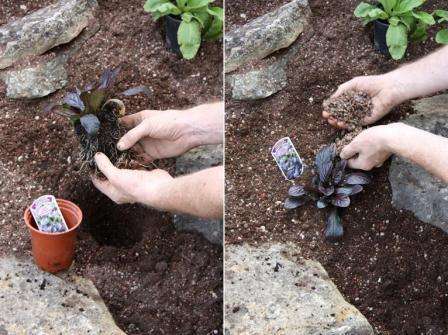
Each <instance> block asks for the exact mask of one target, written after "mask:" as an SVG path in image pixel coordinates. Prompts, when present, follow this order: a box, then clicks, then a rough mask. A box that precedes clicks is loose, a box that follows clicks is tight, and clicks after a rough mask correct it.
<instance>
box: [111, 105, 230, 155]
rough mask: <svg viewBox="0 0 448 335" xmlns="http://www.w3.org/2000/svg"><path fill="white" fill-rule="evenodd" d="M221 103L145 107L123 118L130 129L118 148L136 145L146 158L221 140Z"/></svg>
mask: <svg viewBox="0 0 448 335" xmlns="http://www.w3.org/2000/svg"><path fill="white" fill-rule="evenodd" d="M219 109H220V104H206V105H200V106H197V107H194V108H191V109H189V110H184V111H182V110H167V111H158V110H145V111H142V112H139V113H136V114H132V115H128V116H125V117H123V118H121V120H120V122H121V123H122V124H123V125H124V126H125V127H127V128H128V129H130V130H129V131H128V132H127V133H126V134H125V135H124V136H123V137H122V138H121V139H120V141H119V142H118V144H117V148H118V149H119V150H127V149H130V148H133V149H134V150H135V151H136V152H137V153H138V154H139V155H140V156H141V158H142V159H143V160H144V161H146V162H149V161H152V160H154V159H160V158H168V157H175V156H179V155H181V154H183V153H185V152H186V151H188V150H190V149H191V148H193V147H196V146H199V145H202V144H215V143H219V142H220V141H222V134H223V128H224V127H223V126H221V123H222V121H221V115H220V114H219V113H218V112H217V111H218V110H219Z"/></svg>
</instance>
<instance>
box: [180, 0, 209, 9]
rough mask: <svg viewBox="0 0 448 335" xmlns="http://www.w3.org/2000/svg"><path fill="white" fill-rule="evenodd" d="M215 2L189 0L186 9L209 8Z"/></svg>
mask: <svg viewBox="0 0 448 335" xmlns="http://www.w3.org/2000/svg"><path fill="white" fill-rule="evenodd" d="M213 1H214V0H187V6H186V9H188V10H191V9H198V8H201V7H205V6H208V4H209V3H212V2H213Z"/></svg>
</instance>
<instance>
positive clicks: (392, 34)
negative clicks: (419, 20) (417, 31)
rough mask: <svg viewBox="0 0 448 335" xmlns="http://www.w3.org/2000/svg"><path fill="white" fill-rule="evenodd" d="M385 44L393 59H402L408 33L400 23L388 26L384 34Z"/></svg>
mask: <svg viewBox="0 0 448 335" xmlns="http://www.w3.org/2000/svg"><path fill="white" fill-rule="evenodd" d="M386 42H387V46H388V47H389V52H390V54H391V56H392V58H393V59H395V60H399V59H402V58H403V56H404V54H405V52H406V48H407V46H408V32H407V30H406V26H405V25H404V24H402V23H400V24H398V25H397V26H389V28H388V29H387V33H386Z"/></svg>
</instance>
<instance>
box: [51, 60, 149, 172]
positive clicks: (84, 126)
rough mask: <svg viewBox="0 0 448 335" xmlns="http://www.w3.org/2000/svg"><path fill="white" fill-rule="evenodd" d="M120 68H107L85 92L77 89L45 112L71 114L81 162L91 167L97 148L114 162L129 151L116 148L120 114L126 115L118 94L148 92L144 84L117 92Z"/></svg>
mask: <svg viewBox="0 0 448 335" xmlns="http://www.w3.org/2000/svg"><path fill="white" fill-rule="evenodd" d="M119 73H120V68H119V67H118V68H115V69H107V70H106V71H104V73H103V74H102V75H101V78H100V80H99V82H98V83H91V84H89V85H87V86H86V87H85V88H84V90H83V91H81V90H79V89H78V88H77V89H76V90H75V92H69V93H67V94H66V96H65V97H64V98H63V100H62V101H59V102H56V103H52V104H50V105H49V106H48V107H47V108H46V111H47V112H49V111H51V112H55V113H57V114H59V115H62V116H65V117H68V118H69V119H70V121H71V123H72V125H73V127H74V130H75V134H76V135H77V137H78V139H79V141H80V145H81V157H80V158H81V161H83V162H84V163H87V164H84V165H83V166H85V165H88V166H90V167H91V168H94V167H95V161H94V156H95V154H96V153H97V152H98V151H101V152H103V153H104V154H106V155H107V156H108V157H109V159H110V160H111V162H112V163H114V164H117V163H120V161H122V160H123V157H125V155H126V153H121V152H119V151H118V150H117V149H116V144H117V141H118V140H119V139H120V137H121V135H122V129H121V127H120V124H119V117H120V116H124V114H125V106H124V103H123V102H122V101H121V100H119V99H116V98H115V96H117V95H123V96H132V95H136V94H139V93H145V94H148V95H149V90H148V88H147V87H145V86H138V87H134V88H130V89H128V90H126V91H124V92H121V93H115V90H114V84H115V81H116V79H117V76H118V75H119Z"/></svg>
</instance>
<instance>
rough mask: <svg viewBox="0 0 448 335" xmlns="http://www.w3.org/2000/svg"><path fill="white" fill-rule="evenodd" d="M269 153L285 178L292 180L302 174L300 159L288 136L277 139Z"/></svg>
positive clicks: (302, 167)
mask: <svg viewBox="0 0 448 335" xmlns="http://www.w3.org/2000/svg"><path fill="white" fill-rule="evenodd" d="M271 154H272V157H274V159H275V162H276V163H277V166H278V167H279V169H280V171H281V172H282V174H283V176H284V177H285V178H286V179H287V180H293V179H296V178H298V177H300V176H301V175H302V173H303V169H304V166H303V163H302V159H301V158H300V156H299V154H298V153H297V150H296V148H295V147H294V144H293V143H292V141H291V139H290V138H289V137H284V138H282V139H280V140H278V141H277V143H275V145H274V146H273V147H272V150H271Z"/></svg>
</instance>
